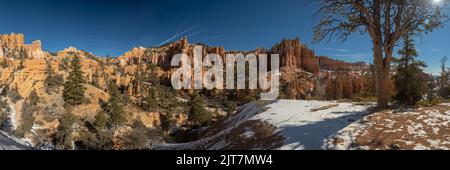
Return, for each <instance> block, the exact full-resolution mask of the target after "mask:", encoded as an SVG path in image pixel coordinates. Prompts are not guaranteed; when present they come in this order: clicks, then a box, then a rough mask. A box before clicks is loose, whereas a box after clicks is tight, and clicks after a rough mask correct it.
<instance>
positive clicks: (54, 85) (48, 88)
mask: <svg viewBox="0 0 450 170" xmlns="http://www.w3.org/2000/svg"><path fill="white" fill-rule="evenodd" d="M46 64H47V68H46V70H45V73H46V74H47V78H46V79H45V81H44V87H45V92H47V93H48V94H51V93H59V86H61V85H63V84H64V77H63V76H62V75H57V74H56V73H55V71H53V68H52V64H51V61H49V60H46Z"/></svg>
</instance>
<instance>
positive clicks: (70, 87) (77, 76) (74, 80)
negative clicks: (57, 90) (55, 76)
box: [63, 55, 87, 106]
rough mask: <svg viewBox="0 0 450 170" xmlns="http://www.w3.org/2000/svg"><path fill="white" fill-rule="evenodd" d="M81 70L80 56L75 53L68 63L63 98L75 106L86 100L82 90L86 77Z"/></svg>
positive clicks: (83, 89) (84, 88)
mask: <svg viewBox="0 0 450 170" xmlns="http://www.w3.org/2000/svg"><path fill="white" fill-rule="evenodd" d="M83 74H84V73H83V71H82V70H81V64H80V57H78V56H77V55H75V56H74V57H73V59H72V61H71V64H70V72H69V76H68V77H67V80H66V82H64V91H63V98H64V101H65V102H66V104H68V105H71V106H75V105H80V104H83V103H84V102H86V100H87V99H86V98H85V96H84V92H85V90H86V87H84V84H85V83H86V79H85V77H84V75H83Z"/></svg>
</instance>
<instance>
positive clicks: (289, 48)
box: [118, 38, 368, 99]
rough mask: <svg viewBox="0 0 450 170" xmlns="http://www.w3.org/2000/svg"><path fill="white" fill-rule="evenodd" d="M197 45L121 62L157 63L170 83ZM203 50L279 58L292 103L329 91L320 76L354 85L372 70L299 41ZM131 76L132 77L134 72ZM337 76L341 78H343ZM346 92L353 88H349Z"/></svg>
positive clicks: (133, 55) (138, 52) (142, 52)
mask: <svg viewBox="0 0 450 170" xmlns="http://www.w3.org/2000/svg"><path fill="white" fill-rule="evenodd" d="M195 45H196V44H189V42H188V40H187V39H186V38H182V39H181V40H179V41H177V42H174V43H170V44H166V45H164V46H161V47H158V48H143V47H139V48H134V49H132V50H131V51H129V52H127V53H125V54H124V55H122V56H120V57H118V60H119V61H120V66H121V67H124V68H133V67H134V66H135V65H139V64H142V63H147V62H150V63H153V64H155V65H157V66H158V67H159V68H160V75H161V76H162V77H163V78H166V79H169V78H170V75H171V74H172V73H173V71H174V70H175V68H172V67H171V66H170V61H171V59H172V57H173V55H175V54H179V53H185V54H187V55H188V56H189V57H190V58H191V60H192V58H193V55H194V53H193V50H194V47H195ZM202 47H203V54H204V55H206V54H208V53H216V54H219V55H220V56H221V57H225V56H226V54H239V53H240V54H244V55H246V54H248V53H254V54H256V55H258V54H279V56H280V67H281V68H282V69H281V72H282V76H281V83H282V86H283V87H284V88H285V89H284V91H285V92H286V93H287V94H289V95H286V96H285V97H287V98H290V99H305V98H310V97H311V96H312V95H313V93H314V92H317V91H325V90H324V89H325V87H326V85H327V84H329V83H323V81H328V80H330V79H329V78H328V77H326V76H325V77H324V76H321V74H320V73H324V72H338V71H339V72H343V74H345V73H346V72H354V74H352V75H353V76H351V78H352V79H351V80H350V81H355V82H358V81H359V80H360V79H356V78H354V77H360V76H361V73H358V72H361V71H365V70H367V68H368V66H367V65H366V64H365V63H363V62H360V63H347V62H344V61H337V60H332V59H330V58H328V57H324V56H321V57H317V56H315V53H314V51H313V50H311V49H309V48H308V47H307V46H306V45H304V44H302V43H301V42H300V40H299V39H298V38H296V39H284V40H282V41H281V42H280V43H277V44H276V45H274V46H273V47H272V48H271V49H270V50H265V49H262V48H258V49H256V50H254V51H225V50H224V48H223V47H209V46H206V45H202ZM224 62H225V60H224ZM126 70H133V69H126ZM129 74H132V72H130V73H129ZM336 75H337V76H341V74H336ZM320 82H322V83H320ZM345 84H349V83H345ZM354 86H355V87H357V86H358V85H356V84H355V85H354ZM352 87H353V85H352ZM346 89H350V88H347V87H346ZM352 89H354V90H352V91H355V93H358V92H359V89H360V88H352ZM347 91H349V90H347ZM323 93H325V92H323ZM319 94H322V93H319ZM324 95H326V94H324ZM346 96H350V95H346Z"/></svg>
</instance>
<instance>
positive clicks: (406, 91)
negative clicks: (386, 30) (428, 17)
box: [394, 34, 427, 105]
mask: <svg viewBox="0 0 450 170" xmlns="http://www.w3.org/2000/svg"><path fill="white" fill-rule="evenodd" d="M411 36H412V35H410V34H409V35H406V36H404V37H403V47H402V48H401V49H400V50H399V51H398V53H399V54H400V55H401V57H400V58H399V59H395V60H394V62H395V63H396V65H397V74H396V75H395V76H394V83H395V89H396V91H397V94H396V95H395V99H397V100H398V101H399V102H401V103H405V104H408V105H415V104H416V103H417V102H418V101H420V100H421V99H422V97H423V95H424V94H425V92H426V90H427V89H426V88H427V85H426V80H425V73H423V70H422V68H423V67H426V65H425V63H424V62H422V61H418V60H416V57H417V56H418V54H417V51H416V50H415V46H414V42H413V41H414V40H413V39H412V38H411Z"/></svg>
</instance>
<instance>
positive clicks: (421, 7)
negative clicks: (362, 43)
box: [314, 0, 448, 108]
mask: <svg viewBox="0 0 450 170" xmlns="http://www.w3.org/2000/svg"><path fill="white" fill-rule="evenodd" d="M447 1H448V0H444V1H443V2H441V3H439V4H438V3H437V1H432V0H320V1H317V2H319V3H320V7H319V9H318V11H317V13H316V16H317V17H319V18H320V22H319V23H318V24H317V25H316V26H315V27H314V40H315V41H316V42H319V41H322V40H324V39H325V38H329V40H330V39H332V38H338V39H340V40H343V41H345V40H346V39H347V38H348V36H350V35H351V34H353V33H356V32H360V33H361V34H367V33H368V34H369V36H370V38H371V40H372V45H373V63H374V66H375V75H376V89H377V96H378V107H380V108H386V107H387V106H388V101H389V98H390V96H389V94H388V93H387V91H389V86H388V81H389V72H390V70H391V69H390V67H391V62H392V60H393V56H392V55H393V52H394V47H395V46H396V45H397V43H399V40H400V39H401V37H402V36H404V35H406V34H414V35H418V36H420V35H422V34H423V33H428V32H431V31H433V30H434V29H437V28H440V27H442V26H443V23H444V22H445V20H446V18H447V15H445V14H443V13H441V9H442V7H443V6H446V5H447V4H448V2H447Z"/></svg>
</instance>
